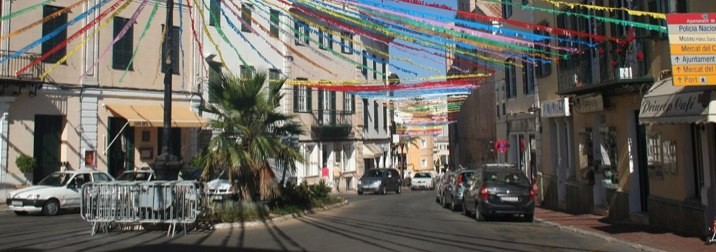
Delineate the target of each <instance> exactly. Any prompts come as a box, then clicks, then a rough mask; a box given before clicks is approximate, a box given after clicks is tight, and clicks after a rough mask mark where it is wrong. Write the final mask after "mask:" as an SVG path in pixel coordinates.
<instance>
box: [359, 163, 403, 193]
mask: <svg viewBox="0 0 716 252" xmlns="http://www.w3.org/2000/svg"><path fill="white" fill-rule="evenodd" d="M402 182H403V181H402V179H400V174H399V173H398V170H395V169H370V170H367V171H366V172H365V174H363V177H361V178H360V180H358V194H363V193H364V192H375V193H379V194H386V193H387V192H388V191H395V193H397V194H400V185H401V184H402Z"/></svg>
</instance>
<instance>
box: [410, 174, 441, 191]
mask: <svg viewBox="0 0 716 252" xmlns="http://www.w3.org/2000/svg"><path fill="white" fill-rule="evenodd" d="M410 189H411V190H415V189H427V190H433V189H435V185H434V184H433V174H432V173H431V172H427V171H424V172H416V173H415V175H413V178H412V179H411V180H410Z"/></svg>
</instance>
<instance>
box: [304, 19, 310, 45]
mask: <svg viewBox="0 0 716 252" xmlns="http://www.w3.org/2000/svg"><path fill="white" fill-rule="evenodd" d="M310 39H311V29H310V27H309V26H308V25H307V24H306V23H304V24H303V43H305V44H306V45H309V43H308V42H309V41H310Z"/></svg>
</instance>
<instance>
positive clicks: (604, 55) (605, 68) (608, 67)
mask: <svg viewBox="0 0 716 252" xmlns="http://www.w3.org/2000/svg"><path fill="white" fill-rule="evenodd" d="M644 42H645V41H644V40H636V41H635V42H634V43H633V45H631V46H630V49H629V50H626V51H623V52H616V51H617V50H615V48H614V47H612V48H609V46H606V47H607V49H604V50H602V51H599V50H597V49H591V50H585V51H584V53H582V54H579V55H573V56H572V57H570V58H569V59H566V60H561V61H560V62H559V69H560V71H559V77H558V91H557V93H558V94H560V95H579V94H585V93H590V92H595V91H600V90H607V89H609V90H613V89H614V88H619V87H624V86H628V85H632V84H642V83H650V82H653V81H654V78H653V77H652V76H651V75H649V72H648V68H647V66H646V60H645V59H644V56H643V51H644ZM640 52H641V53H640Z"/></svg>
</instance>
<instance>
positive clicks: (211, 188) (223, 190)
mask: <svg viewBox="0 0 716 252" xmlns="http://www.w3.org/2000/svg"><path fill="white" fill-rule="evenodd" d="M206 189H207V194H208V196H209V199H210V200H212V201H224V200H229V199H235V198H236V197H237V196H238V195H237V194H236V192H232V190H231V181H229V174H228V173H227V172H225V171H222V172H221V174H219V176H218V177H217V178H216V179H214V180H211V181H209V182H207V183H206Z"/></svg>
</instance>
